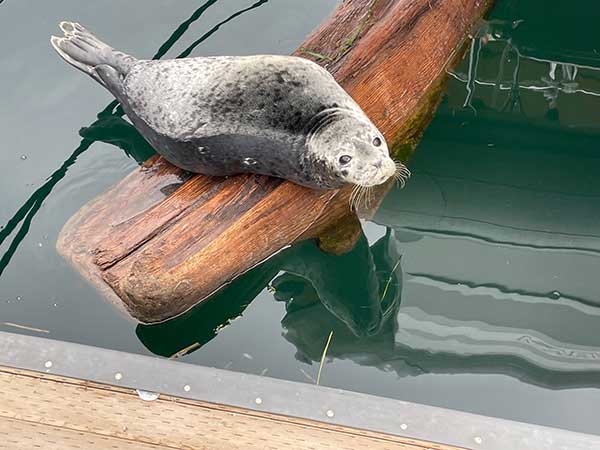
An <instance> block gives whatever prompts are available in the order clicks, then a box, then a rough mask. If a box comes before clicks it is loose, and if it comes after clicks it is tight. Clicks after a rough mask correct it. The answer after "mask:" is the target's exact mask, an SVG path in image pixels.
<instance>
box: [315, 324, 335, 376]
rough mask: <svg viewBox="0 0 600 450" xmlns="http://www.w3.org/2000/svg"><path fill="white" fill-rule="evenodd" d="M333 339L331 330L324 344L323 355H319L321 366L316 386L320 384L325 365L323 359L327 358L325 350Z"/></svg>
mask: <svg viewBox="0 0 600 450" xmlns="http://www.w3.org/2000/svg"><path fill="white" fill-rule="evenodd" d="M332 337H333V330H331V331H330V332H329V337H328V338H327V344H325V348H324V349H323V355H321V364H319V373H318V374H317V385H319V383H320V382H321V371H322V370H323V364H324V363H325V357H326V356H327V349H329V344H330V343H331V338H332Z"/></svg>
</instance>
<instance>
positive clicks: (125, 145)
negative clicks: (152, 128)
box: [0, 0, 269, 276]
mask: <svg viewBox="0 0 600 450" xmlns="http://www.w3.org/2000/svg"><path fill="white" fill-rule="evenodd" d="M216 1H217V0H208V1H206V2H205V3H204V4H203V5H202V6H200V7H199V8H198V9H196V10H195V11H194V13H193V14H192V15H191V16H190V17H189V18H188V19H187V20H186V21H184V22H183V23H182V24H181V25H180V26H179V27H178V28H177V29H176V30H175V31H174V32H173V34H171V36H170V37H169V39H167V40H166V41H165V42H164V43H163V44H162V45H161V46H160V48H159V50H158V52H157V53H156V55H154V57H153V58H152V59H159V58H161V57H162V56H164V55H165V53H167V51H169V50H170V49H171V47H173V45H174V44H175V43H176V42H177V41H178V40H179V39H180V38H181V37H182V36H183V35H184V34H185V32H186V31H187V30H188V28H189V27H190V25H191V24H192V23H194V22H195V21H196V20H198V19H199V18H200V17H201V16H202V14H203V13H204V12H205V11H206V10H207V9H208V8H209V7H210V6H212V5H213V4H214V3H216ZM268 1H269V0H259V1H257V2H256V3H254V4H252V5H250V6H249V7H247V8H244V9H242V10H240V11H238V12H236V13H234V14H232V15H230V16H229V17H228V18H226V19H225V20H223V21H221V22H219V23H218V24H216V25H215V26H214V27H212V28H211V29H210V30H209V31H207V32H206V33H204V34H203V35H202V36H201V37H200V38H198V39H197V40H196V41H194V42H193V43H192V44H191V45H189V46H188V47H187V48H186V49H185V50H184V51H183V52H182V53H181V54H179V55H178V56H177V57H176V58H185V57H187V56H189V55H190V54H191V53H192V51H193V50H194V49H195V48H196V47H198V45H200V44H201V43H202V42H204V41H206V40H207V39H208V38H210V37H211V36H212V35H213V34H214V33H216V32H217V31H218V30H219V28H220V27H221V26H222V25H224V24H226V23H228V22H230V21H231V20H233V19H235V18H236V17H239V16H240V15H242V14H244V13H246V12H248V11H251V10H253V9H255V8H258V7H259V6H261V5H263V4H265V3H267V2H268ZM122 117H123V110H122V109H121V107H120V106H119V105H118V102H116V101H113V102H111V103H109V104H108V105H107V106H106V107H105V108H104V110H102V111H101V112H100V113H98V119H97V120H96V121H95V122H94V123H93V124H92V125H90V126H89V127H87V128H83V129H82V130H81V131H80V134H81V136H82V137H83V139H82V141H81V143H80V144H79V146H78V147H77V148H76V149H75V150H74V151H73V153H72V154H71V155H70V156H69V157H68V158H67V159H66V160H65V161H64V163H63V164H62V165H61V167H60V168H59V169H57V170H56V171H55V172H54V173H53V174H52V175H51V176H50V177H49V178H48V180H47V181H46V182H45V183H44V184H43V185H42V186H41V187H40V188H38V189H36V191H35V192H34V193H33V194H32V195H31V196H30V197H29V199H27V201H26V202H25V203H24V204H23V205H22V206H21V207H20V208H19V210H18V211H17V212H16V213H15V214H14V216H13V217H11V219H10V220H9V221H8V222H7V223H6V225H5V226H3V227H0V245H2V244H3V243H4V241H5V240H6V239H7V238H8V237H9V236H10V235H11V234H12V233H13V232H14V230H15V229H17V227H19V228H18V231H17V233H16V234H15V236H14V238H13V240H12V241H11V243H10V245H9V247H8V249H7V250H6V252H5V253H4V255H2V258H1V259H0V276H2V273H3V272H4V270H5V269H6V267H7V266H8V264H9V263H10V260H11V259H12V257H13V255H14V254H15V252H16V251H17V248H18V247H19V245H20V244H21V242H23V240H24V239H25V237H26V236H27V233H28V232H29V227H30V225H31V221H32V220H33V218H34V217H35V215H36V214H37V213H38V211H39V210H40V208H41V207H42V204H43V203H44V201H45V200H46V198H47V197H48V196H49V195H50V193H51V192H52V190H53V189H54V187H55V186H56V185H57V184H58V182H60V181H61V180H62V179H63V178H64V177H65V175H66V174H67V171H68V170H69V168H70V167H71V166H72V165H73V164H75V162H76V161H77V158H78V157H79V156H81V155H82V154H83V153H84V152H86V151H87V150H88V149H89V148H90V147H91V146H92V144H93V143H94V142H96V141H102V142H106V143H109V144H114V145H116V146H117V147H119V148H121V149H123V150H124V151H125V153H126V154H127V155H128V156H132V157H133V158H134V159H135V160H136V161H137V162H138V163H139V162H143V161H144V160H145V158H147V157H150V156H152V154H153V153H154V150H153V149H152V148H151V147H150V146H149V144H147V143H146V142H145V140H144V139H143V138H142V137H141V136H140V135H139V133H138V132H137V130H135V129H134V128H133V127H132V126H131V125H129V124H128V123H127V122H126V121H125V120H123V119H122ZM105 133H106V134H105ZM19 225H20V226H19Z"/></svg>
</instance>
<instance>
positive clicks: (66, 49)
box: [50, 22, 136, 85]
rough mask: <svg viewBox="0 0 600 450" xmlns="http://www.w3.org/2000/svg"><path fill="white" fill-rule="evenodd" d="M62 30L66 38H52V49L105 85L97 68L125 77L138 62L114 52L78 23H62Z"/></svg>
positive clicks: (128, 56)
mask: <svg viewBox="0 0 600 450" xmlns="http://www.w3.org/2000/svg"><path fill="white" fill-rule="evenodd" d="M60 29H61V30H62V31H63V33H64V37H57V36H52V37H51V38H50V42H51V44H52V47H54V49H55V50H56V51H57V52H58V54H59V55H60V56H61V57H62V58H63V59H64V60H65V61H66V62H68V63H69V64H71V65H72V66H73V67H76V68H77V69H79V70H81V71H82V72H85V73H87V74H88V75H90V76H91V77H92V78H94V79H95V80H96V81H98V82H99V83H101V84H103V85H105V83H104V82H103V81H102V80H101V79H100V78H99V77H98V74H97V73H96V71H95V70H94V68H95V67H97V66H99V65H102V64H104V65H107V66H110V67H112V68H113V69H115V70H116V71H117V72H118V73H119V74H120V75H121V76H125V75H127V73H128V72H129V70H130V68H131V66H132V65H133V64H134V63H135V62H136V59H135V58H134V57H132V56H130V55H126V54H125V53H122V52H119V51H116V50H114V49H113V48H112V47H110V46H109V45H107V44H105V43H104V42H102V41H101V40H100V39H98V38H97V37H96V36H94V35H93V34H92V33H90V32H89V31H88V30H86V29H85V28H84V27H82V26H81V25H80V24H78V23H75V22H61V23H60Z"/></svg>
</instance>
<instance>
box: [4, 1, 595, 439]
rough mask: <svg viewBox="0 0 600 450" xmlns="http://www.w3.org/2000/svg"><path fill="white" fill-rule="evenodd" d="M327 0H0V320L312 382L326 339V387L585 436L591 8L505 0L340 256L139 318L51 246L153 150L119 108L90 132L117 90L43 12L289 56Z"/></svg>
mask: <svg viewBox="0 0 600 450" xmlns="http://www.w3.org/2000/svg"><path fill="white" fill-rule="evenodd" d="M335 4H336V1H334V0H328V1H323V0H309V1H308V0H305V1H303V2H296V1H293V0H271V1H258V2H256V3H252V2H251V1H243V0H235V1H234V0H221V1H208V2H206V3H202V2H195V1H194V2H193V1H183V0H170V1H167V0H165V1H160V2H159V1H156V0H153V1H149V0H144V1H143V2H142V1H141V0H140V1H130V2H117V1H108V0H104V1H96V2H92V3H90V2H85V4H84V2H76V1H74V0H61V1H54V2H51V3H50V2H44V3H40V2H35V1H27V0H19V1H14V0H7V1H5V2H4V3H2V4H1V5H0V30H1V31H0V33H1V36H2V42H4V43H5V46H4V49H3V51H2V53H1V54H0V81H1V83H0V98H1V101H0V119H1V120H0V132H1V133H0V135H1V136H2V149H1V151H0V192H1V197H0V226H1V227H2V229H1V230H0V258H1V259H0V329H2V330H6V331H13V332H25V333H31V334H36V335H42V336H48V337H52V338H55V339H62V340H68V341H74V342H81V343H86V344H91V345H97V346H103V347H108V348H114V349H120V350H126V351H131V352H138V353H153V354H158V355H162V356H172V355H180V358H181V359H182V360H185V361H187V362H193V363H197V364H204V365H210V366H216V367H226V368H230V369H232V370H239V371H245V372H250V373H262V374H266V375H267V376H273V377H279V378H285V379H290V380H297V381H303V382H308V383H312V382H314V379H315V378H316V376H317V371H318V364H319V360H320V358H321V353H322V351H323V347H324V346H325V343H326V341H327V337H328V336H329V334H330V332H331V331H333V338H332V341H331V345H330V347H329V349H328V358H327V361H326V363H325V366H324V369H323V373H322V378H321V382H322V384H325V385H328V386H336V387H340V388H345V389H352V390H357V391H363V392H368V393H373V394H378V395H384V396H389V397H394V398H400V399H404V400H411V401H416V402H421V403H427V404H432V405H439V406H444V407H449V408H455V409H461V410H466V411H472V412H477V413H482V414H487V415H493V416H499V417H505V418H511V419H516V420H523V421H528V422H534V423H540V424H546V425H552V426H558V427H562V428H569V429H573V430H579V431H586V432H591V433H600V427H599V426H598V421H597V420H596V418H595V417H596V411H597V407H598V405H600V333H599V332H598V330H600V283H599V282H598V277H597V274H598V273H600V181H599V180H600V178H599V177H598V172H599V171H600V153H599V149H600V146H599V144H600V98H599V97H600V70H599V69H600V32H599V31H598V30H599V29H598V27H597V20H598V17H599V16H600V7H599V6H597V5H596V3H595V2H586V1H581V2H575V4H572V5H571V6H572V8H570V9H565V8H563V7H560V8H559V5H558V4H557V5H556V6H553V4H552V5H548V4H547V2H542V1H541V0H529V1H504V0H500V1H499V4H498V7H497V8H496V10H495V11H494V13H493V17H492V19H493V20H492V21H491V22H490V23H489V24H487V26H485V27H484V28H482V30H481V32H480V33H479V35H477V36H476V38H475V39H474V41H473V44H472V48H471V51H470V52H468V53H467V55H466V58H465V60H464V61H463V63H462V64H461V65H460V67H458V68H457V69H456V70H454V71H453V73H452V74H451V77H450V82H449V84H448V88H447V92H446V95H445V98H444V101H443V103H442V105H441V107H440V109H439V111H438V113H437V115H436V117H435V119H434V121H433V123H432V124H431V126H430V127H429V128H428V130H427V132H426V134H425V137H424V139H423V141H422V143H421V144H420V146H419V148H418V150H417V152H416V154H415V155H414V157H413V159H412V160H411V161H410V164H409V166H410V168H411V169H412V171H413V174H414V175H413V178H412V179H411V181H410V183H409V184H408V186H407V187H406V188H405V189H404V190H402V191H399V190H394V191H392V192H391V193H390V194H389V195H388V196H387V197H386V199H385V201H384V203H383V205H382V207H381V208H380V210H379V211H378V213H377V214H376V216H375V217H374V219H373V221H371V222H367V223H364V231H365V236H364V237H363V238H362V239H361V241H360V242H359V244H358V245H357V247H356V248H355V249H354V250H353V251H352V252H350V253H349V254H346V255H344V256H342V257H334V256H331V255H325V254H323V253H321V252H320V251H319V250H318V249H317V248H316V247H315V246H314V245H313V244H312V243H304V244H301V245H299V246H297V247H294V248H292V249H290V250H288V251H286V252H284V253H282V254H280V255H278V256H277V257H276V258H273V259H271V260H269V261H268V262H267V263H265V264H263V265H262V266H260V267H258V268H256V269H255V270H253V271H252V272H250V273H248V274H247V275H246V276H244V277H243V278H241V279H239V280H238V281H236V282H235V283H233V284H232V285H230V286H229V287H227V288H226V289H225V290H224V291H222V292H221V293H219V294H218V295H217V296H216V297H215V298H214V299H212V301H210V302H209V303H207V304H206V305H204V306H202V307H200V308H196V309H195V310H193V311H191V312H190V313H189V314H187V315H185V316H183V317H181V318H179V319H177V320H175V321H171V322H168V323H165V324H163V325H159V326H152V327H150V326H136V325H135V324H134V323H132V322H130V321H128V320H126V319H125V318H124V317H123V316H121V315H120V314H119V313H118V312H117V311H116V310H115V309H113V307H112V306H110V305H109V304H108V303H106V302H105V301H104V300H103V299H102V298H101V297H100V296H99V295H98V294H97V293H96V291H95V290H94V289H93V288H92V287H90V286H88V285H87V284H86V282H85V281H83V280H82V279H81V278H80V277H79V276H78V275H77V274H76V273H75V272H74V271H73V270H72V269H71V268H70V267H69V266H68V265H67V264H66V263H65V262H64V261H63V260H62V259H61V258H60V257H59V256H58V255H57V254H56V251H55V249H54V245H55V241H56V236H57V234H58V232H59V231H60V229H61V227H62V225H63V224H64V222H65V221H66V220H67V219H68V218H69V217H70V216H71V215H72V214H73V213H74V212H75V211H76V210H77V209H78V208H79V207H81V206H82V205H83V204H85V203H86V202H87V201H89V200H90V199H91V198H93V197H94V196H96V195H98V194H99V193H101V192H102V191H104V190H105V189H106V188H107V187H108V186H110V185H112V184H114V183H115V182H116V181H118V180H120V179H121V178H122V177H123V176H124V175H125V174H127V173H128V172H130V171H131V170H133V169H134V168H135V167H136V166H137V164H138V161H141V160H143V159H144V158H145V157H147V156H148V155H149V154H151V152H152V150H151V149H150V148H148V146H147V145H145V144H144V143H143V141H141V140H140V139H139V138H138V137H137V136H136V135H135V134H131V133H129V134H128V132H124V131H123V129H122V127H121V126H120V123H119V122H118V121H116V122H110V123H106V122H103V123H102V124H101V125H102V126H101V127H99V126H96V127H92V128H89V125H90V124H92V123H94V122H95V121H96V115H97V114H98V113H99V112H100V111H102V110H103V109H104V108H105V107H106V106H107V105H108V104H109V103H110V101H111V98H110V97H109V95H108V94H107V93H105V92H104V91H103V90H102V89H100V88H99V87H97V86H96V85H95V84H94V83H93V82H92V81H91V80H89V79H87V78H86V77H84V76H82V75H81V74H80V73H78V72H76V71H74V70H72V69H71V68H70V67H68V66H66V65H65V64H64V63H63V62H62V61H60V59H59V58H58V57H57V56H56V55H55V54H54V53H53V51H52V50H51V48H50V46H49V43H48V37H49V35H50V34H51V33H56V32H57V28H56V23H57V22H58V21H59V20H61V19H64V18H67V19H74V20H78V21H80V22H81V23H84V24H85V25H86V26H88V27H89V28H90V29H92V30H94V31H96V32H97V33H98V34H99V36H101V37H104V38H105V39H106V40H108V41H109V42H111V43H113V44H114V45H115V46H116V47H119V48H122V49H123V50H125V51H128V52H131V53H133V54H135V55H138V56H145V57H152V56H153V55H157V54H159V55H161V54H163V53H166V54H165V56H164V57H175V56H177V55H179V54H181V53H183V52H184V51H186V50H191V54H192V55H217V54H252V53H289V52H291V51H292V50H293V49H294V48H295V47H297V46H298V45H299V44H300V43H301V42H302V40H303V38H304V37H305V36H306V35H307V34H308V32H309V31H310V30H311V29H312V28H313V27H314V26H316V25H317V24H318V23H319V22H320V21H321V20H322V19H323V18H324V17H325V16H326V15H327V14H328V13H329V11H331V10H332V9H333V7H334V6H335ZM24 24H26V28H24ZM25 29H26V30H27V32H26V33H25V32H24V30H25ZM96 125H98V123H96ZM23 326H24V327H29V328H35V329H38V331H35V330H33V329H29V330H27V329H23V328H18V327H23Z"/></svg>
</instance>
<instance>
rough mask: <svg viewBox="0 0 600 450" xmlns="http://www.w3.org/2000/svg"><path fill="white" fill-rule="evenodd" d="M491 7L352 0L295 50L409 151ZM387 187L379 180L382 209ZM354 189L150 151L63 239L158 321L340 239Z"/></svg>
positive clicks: (103, 280) (65, 251) (467, 0)
mask: <svg viewBox="0 0 600 450" xmlns="http://www.w3.org/2000/svg"><path fill="white" fill-rule="evenodd" d="M489 5H490V2H489V1H485V0H346V1H344V2H342V3H341V4H340V6H339V7H338V9H337V10H336V11H335V12H334V13H333V15H332V16H331V17H330V18H329V19H328V20H327V21H326V22H325V23H324V24H323V25H321V26H320V27H319V28H318V29H317V30H316V31H315V32H314V33H313V34H312V35H310V36H309V37H308V38H307V39H306V41H305V42H304V44H303V45H301V46H300V48H299V49H298V50H297V51H296V52H295V54H297V55H299V56H302V57H305V58H309V59H313V60H314V61H316V62H318V63H319V64H322V65H324V66H326V67H327V69H328V70H329V71H330V72H331V73H332V74H333V75H334V77H335V78H336V79H337V80H338V82H340V84H341V85H342V86H343V87H344V88H345V89H346V90H347V91H348V92H349V93H350V95H352V97H353V98H354V99H355V100H356V101H357V102H358V103H359V104H360V105H361V107H362V108H363V109H364V110H365V112H366V113H367V114H368V115H369V117H371V118H372V119H373V121H374V123H375V124H376V125H377V126H378V127H379V129H380V130H381V131H382V132H383V134H384V135H385V137H386V139H387V141H388V144H389V146H390V148H391V149H392V151H393V153H394V154H395V156H396V157H398V158H399V157H403V158H405V157H406V156H407V154H408V153H409V152H410V151H412V149H414V146H415V144H416V142H418V139H419V138H420V135H421V133H422V131H423V128H424V126H425V125H426V124H427V123H428V121H429V120H430V118H431V114H432V113H433V111H434V110H435V107H436V106H437V103H438V101H439V99H440V92H441V86H442V83H443V81H444V76H445V71H446V69H447V68H448V67H449V65H450V64H451V63H452V62H453V61H454V60H456V58H457V55H458V54H459V52H460V49H461V48H462V43H463V42H464V40H465V39H466V38H467V36H468V33H469V32H470V30H471V29H472V27H473V25H474V24H475V23H476V21H477V20H478V19H479V18H480V17H481V16H482V15H483V14H484V13H485V11H486V9H487V8H488V6H489ZM390 186H391V183H388V184H387V185H384V186H381V187H380V189H379V192H378V195H376V201H375V202H374V205H373V207H374V208H376V206H377V205H378V202H379V201H380V200H381V199H382V198H383V195H384V193H385V192H386V191H387V189H389V187H390ZM348 198H349V191H348V190H347V189H344V190H340V191H329V192H317V191H312V190H310V189H307V188H303V187H300V186H297V185H295V184H293V183H290V182H287V181H281V180H275V179H268V178H266V177H258V176H250V175H241V176H237V177H232V178H228V179H218V178H210V177H205V176H202V175H194V176H191V175H190V174H187V173H185V172H183V171H181V170H180V169H177V168H174V167H173V166H170V165H169V164H168V163H166V162H165V161H164V160H163V159H162V158H153V159H151V160H150V161H148V162H147V163H146V164H145V165H144V167H142V168H140V169H139V170H136V171H134V172H133V173H132V174H130V175H129V176H128V177H126V178H125V179H124V180H123V181H121V182H120V183H118V184H117V185H116V186H115V187H113V188H111V189H110V190H109V191H108V192H107V193H105V194H103V195H101V196H100V197H99V198H97V199H96V200H94V201H92V202H90V203H89V204H88V205H86V206H84V207H83V208H82V209H81V210H80V211H79V212H78V213H77V214H76V215H75V216H74V217H73V218H71V219H70V220H69V222H67V224H66V225H65V227H64V228H63V230H62V232H61V234H60V236H59V239H58V243H57V248H58V250H59V252H60V253H61V254H62V255H63V256H64V257H65V258H66V259H67V260H69V261H71V262H72V263H73V264H74V265H75V267H76V268H77V269H78V270H79V271H80V272H81V273H82V274H84V276H86V277H87V278H88V279H90V280H91V281H92V282H93V283H94V284H95V285H96V286H97V287H98V288H99V289H101V290H102V291H103V292H104V293H105V294H106V295H107V297H109V298H110V299H111V300H112V301H113V302H114V303H116V304H117V305H122V306H124V307H125V309H126V310H127V311H128V313H129V314H130V315H131V316H133V317H134V318H135V319H137V320H139V321H141V322H145V323H154V322H160V321H164V320H167V319H169V318H172V317H175V316H177V315H179V314H181V313H183V312H185V311H186V310H188V309H189V308H191V307H192V306H194V305H195V304H197V303H198V302H200V301H202V300H203V299H206V298H207V297H208V296H209V295H211V294H212V293H214V292H215V291H216V290H218V289H219V287H220V286H222V285H223V284H225V283H228V282H230V281H232V280H233V279H234V278H236V277H237V276H239V275H240V274H242V273H244V272H246V271H247V270H249V269H250V268H252V267H254V266H256V265H257V264H259V263H260V262H261V261H263V260H265V259H266V258H268V257H270V256H271V255H273V254H275V253H277V252H278V251H280V250H281V249H282V248H284V247H286V246H288V245H291V244H293V243H294V242H297V241H299V240H302V239H309V238H315V237H319V236H320V235H322V234H323V233H329V238H328V239H323V240H324V241H327V243H328V244H327V247H328V248H332V249H335V248H336V246H335V245H333V244H332V242H333V238H332V237H331V236H333V235H336V233H333V234H332V233H330V232H331V231H332V230H333V231H335V224H336V223H338V222H339V221H340V220H342V219H344V218H347V217H348V216H349V215H351V214H353V213H352V212H350V209H349V206H348ZM365 214H369V212H368V211H367V212H365ZM346 221H347V222H348V220H346ZM350 222H351V221H350ZM342 235H344V236H356V233H337V236H342ZM337 248H338V249H343V248H346V249H347V248H349V245H340V246H337Z"/></svg>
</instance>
